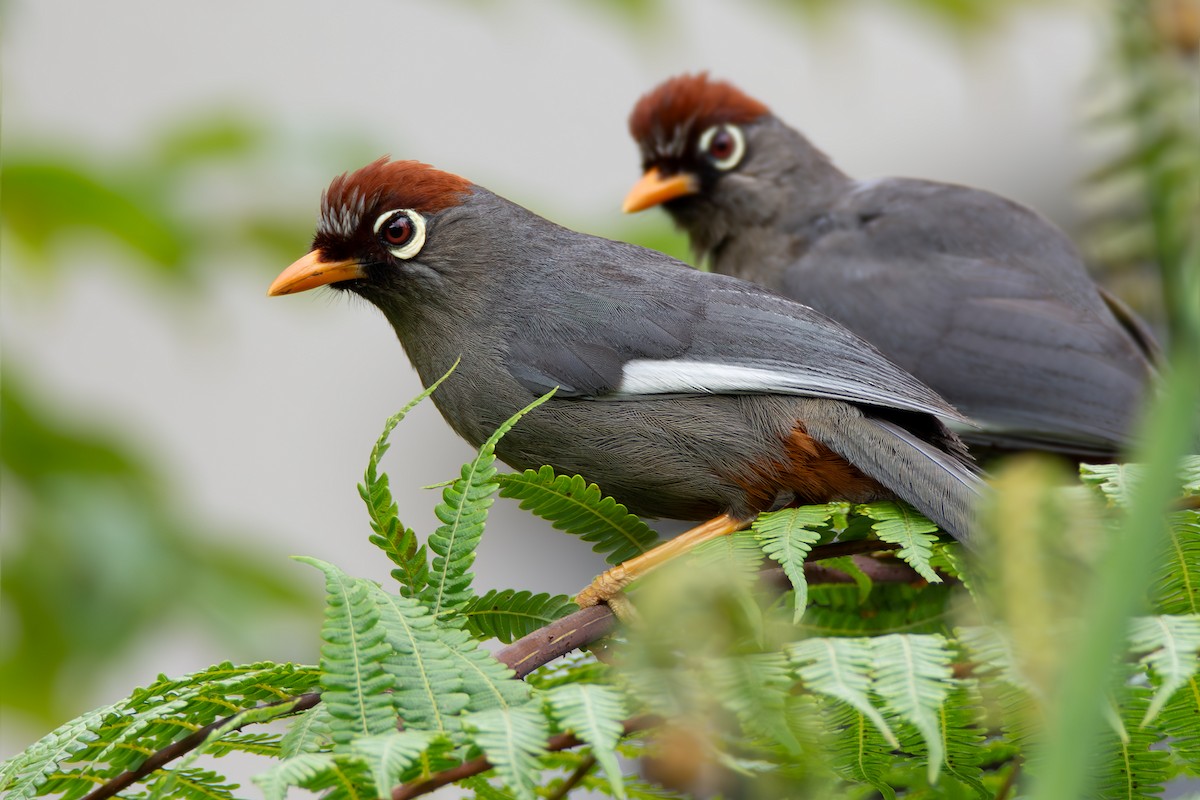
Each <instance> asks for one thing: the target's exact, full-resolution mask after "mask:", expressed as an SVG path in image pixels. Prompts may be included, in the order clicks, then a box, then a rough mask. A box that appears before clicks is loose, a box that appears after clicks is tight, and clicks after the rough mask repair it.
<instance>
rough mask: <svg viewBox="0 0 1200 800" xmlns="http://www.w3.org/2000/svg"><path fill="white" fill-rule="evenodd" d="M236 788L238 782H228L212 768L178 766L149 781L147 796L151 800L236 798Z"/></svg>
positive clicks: (226, 799) (230, 799)
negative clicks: (169, 799) (163, 799)
mask: <svg viewBox="0 0 1200 800" xmlns="http://www.w3.org/2000/svg"><path fill="white" fill-rule="evenodd" d="M237 788H238V784H236V783H230V782H229V781H228V779H227V778H226V777H225V776H224V775H219V774H217V773H216V772H213V771H212V770H208V769H196V768H190V769H187V768H183V767H179V768H176V769H172V770H167V771H165V772H162V773H160V775H159V777H158V779H157V780H155V781H153V782H152V783H151V785H150V792H149V794H148V795H147V796H148V797H149V798H151V799H152V800H153V799H155V798H173V799H174V798H178V799H179V800H236V797H235V795H234V794H233V790H234V789H237Z"/></svg>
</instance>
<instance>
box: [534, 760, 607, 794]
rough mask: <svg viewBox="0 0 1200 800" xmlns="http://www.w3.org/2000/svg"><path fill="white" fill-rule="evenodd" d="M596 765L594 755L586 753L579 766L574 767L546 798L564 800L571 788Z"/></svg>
mask: <svg viewBox="0 0 1200 800" xmlns="http://www.w3.org/2000/svg"><path fill="white" fill-rule="evenodd" d="M595 767H596V756H594V755H592V754H591V753H588V755H587V757H585V758H584V759H583V760H582V761H580V762H579V766H578V767H576V768H575V771H574V772H572V773H571V774H570V775H569V776H568V777H567V779H566V780H565V781H563V782H562V785H561V786H559V787H558V788H557V789H555V790H554V793H553V794H551V795H549V796H547V798H546V800H566V796H567V795H568V794H570V793H571V790H572V789H574V788H575V787H576V786H578V785H579V783H580V781H582V780H583V779H584V778H586V777H587V774H588V773H589V772H591V771H592V770H593V769H595Z"/></svg>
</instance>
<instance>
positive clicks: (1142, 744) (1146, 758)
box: [1093, 687, 1195, 800]
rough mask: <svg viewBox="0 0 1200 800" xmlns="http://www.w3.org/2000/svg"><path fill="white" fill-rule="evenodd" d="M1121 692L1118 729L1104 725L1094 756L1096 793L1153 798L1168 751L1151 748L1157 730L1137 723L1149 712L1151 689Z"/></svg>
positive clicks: (1129, 799)
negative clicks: (1096, 779) (1097, 770)
mask: <svg viewBox="0 0 1200 800" xmlns="http://www.w3.org/2000/svg"><path fill="white" fill-rule="evenodd" d="M1123 694H1124V696H1123V697H1122V701H1121V704H1120V719H1119V720H1117V721H1115V722H1116V725H1117V727H1119V730H1113V729H1112V728H1108V727H1107V726H1106V730H1105V732H1104V735H1103V736H1102V737H1101V741H1100V743H1099V747H1098V754H1097V756H1096V757H1095V758H1094V759H1093V763H1094V764H1096V765H1097V766H1098V767H1100V770H1101V771H1100V775H1099V779H1098V781H1097V783H1096V786H1097V791H1096V794H1097V796H1098V797H1100V798H1103V800H1116V798H1121V800H1154V799H1156V798H1158V796H1159V795H1160V794H1161V793H1162V786H1163V784H1164V783H1165V782H1166V781H1167V779H1168V778H1169V777H1170V770H1169V764H1170V754H1169V753H1168V752H1166V751H1164V750H1159V749H1151V748H1152V746H1153V745H1154V744H1155V743H1156V741H1157V739H1158V736H1157V734H1156V733H1155V731H1154V730H1153V728H1149V727H1141V726H1139V725H1138V722H1139V720H1142V719H1144V718H1145V717H1146V715H1147V713H1148V712H1149V707H1150V691H1149V690H1148V689H1145V688H1137V687H1125V689H1124V692H1123ZM1193 724H1195V723H1194V721H1193Z"/></svg>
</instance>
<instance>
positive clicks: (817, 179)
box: [623, 72, 1158, 459]
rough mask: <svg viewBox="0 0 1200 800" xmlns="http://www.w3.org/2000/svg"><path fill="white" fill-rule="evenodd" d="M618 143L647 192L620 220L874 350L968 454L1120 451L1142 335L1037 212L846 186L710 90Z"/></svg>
mask: <svg viewBox="0 0 1200 800" xmlns="http://www.w3.org/2000/svg"><path fill="white" fill-rule="evenodd" d="M629 130H630V133H631V134H632V137H633V139H634V140H635V142H636V143H637V146H638V149H639V152H640V156H641V166H642V171H643V174H642V177H641V179H640V180H638V181H636V182H635V184H634V185H633V187H632V189H630V191H629V192H628V194H627V196H626V197H625V201H624V206H623V207H624V210H625V211H626V212H635V211H641V210H643V209H646V208H650V207H653V206H661V207H662V208H663V209H664V210H665V211H666V212H667V214H668V215H669V216H670V217H671V218H672V219H673V221H674V222H675V223H676V225H677V226H678V227H680V228H681V229H682V230H683V231H685V232H686V234H687V236H688V238H689V242H690V245H691V247H692V250H693V253H694V255H695V257H696V258H697V259H698V260H700V261H701V262H706V263H707V264H708V266H709V267H710V268H711V269H712V270H713V271H715V272H717V273H721V274H724V275H733V276H737V277H740V278H743V279H746V280H750V281H753V282H755V283H759V284H761V285H763V286H765V287H767V288H769V289H771V290H773V291H776V292H778V293H780V294H783V295H785V296H787V297H790V298H792V299H794V300H797V301H799V302H801V303H804V304H805V305H808V306H811V307H812V308H815V309H816V310H818V311H821V312H823V313H825V314H827V315H828V316H830V317H832V318H834V319H836V320H837V321H838V322H840V323H842V324H843V325H845V326H846V327H848V328H849V329H850V330H852V331H854V332H855V333H857V334H858V335H859V336H861V337H863V338H864V339H867V340H868V341H870V342H871V343H872V344H874V345H875V346H876V347H878V348H879V349H880V350H881V351H882V352H883V353H884V354H885V355H887V356H888V357H889V358H890V359H892V360H893V361H894V362H896V363H897V364H898V365H899V366H901V367H903V368H904V369H905V370H907V371H909V372H910V373H912V374H913V375H914V376H916V377H917V378H918V379H920V380H921V381H922V382H924V383H925V384H927V385H928V386H929V387H930V388H932V389H933V390H934V391H936V392H937V393H938V394H940V395H942V396H943V397H944V398H945V399H946V400H947V401H949V402H950V403H951V404H952V405H954V406H955V407H956V408H957V409H958V410H959V411H961V412H963V413H964V414H966V415H967V416H968V417H970V418H971V419H972V420H974V421H975V422H976V423H977V424H978V427H977V428H974V429H971V428H966V429H959V430H958V432H959V433H960V434H961V435H962V436H963V438H964V439H965V440H966V441H967V443H968V444H969V445H971V446H972V448H973V449H974V450H976V452H980V453H989V454H993V453H1003V452H1009V451H1021V450H1040V451H1050V452H1055V453H1061V454H1063V455H1066V456H1068V457H1074V458H1091V459H1111V458H1114V457H1118V456H1119V455H1120V454H1121V453H1122V452H1124V451H1125V450H1126V449H1127V448H1128V447H1129V445H1130V443H1131V430H1133V427H1134V424H1135V421H1136V417H1137V414H1138V411H1139V408H1140V407H1141V405H1142V402H1143V400H1144V399H1145V398H1146V396H1147V394H1148V390H1149V387H1151V386H1152V385H1153V381H1154V378H1155V374H1156V373H1155V361H1156V359H1157V358H1158V347H1157V343H1156V342H1155V339H1154V335H1153V333H1152V332H1151V331H1150V329H1149V327H1148V326H1147V325H1146V323H1144V322H1143V321H1141V320H1140V319H1139V318H1138V316H1137V315H1136V314H1135V313H1134V312H1133V311H1132V310H1130V309H1129V308H1128V307H1127V306H1126V305H1125V304H1124V303H1122V302H1121V301H1120V300H1119V299H1118V298H1116V297H1115V296H1113V295H1111V294H1109V293H1108V292H1106V291H1105V290H1104V289H1102V288H1100V287H1099V286H1097V285H1096V284H1095V282H1093V280H1092V278H1091V277H1090V276H1089V274H1088V272H1087V269H1086V266H1085V265H1084V262H1083V259H1082V257H1081V256H1080V254H1079V252H1078V250H1077V249H1076V248H1075V246H1074V245H1073V244H1072V242H1071V241H1070V239H1068V237H1067V236H1066V235H1065V234H1064V233H1063V232H1062V231H1061V230H1059V229H1058V228H1057V227H1055V226H1054V224H1053V223H1051V222H1050V221H1049V220H1047V219H1046V218H1044V217H1042V216H1041V215H1039V214H1038V213H1037V212H1035V211H1033V210H1032V209H1030V208H1027V207H1025V206H1023V205H1020V204H1018V203H1016V202H1013V201H1011V200H1008V199H1006V198H1003V197H1001V196H999V195H996V194H993V193H990V192H987V191H984V190H981V189H975V188H970V187H966V186H959V185H953V184H948V183H938V182H934V181H928V180H919V179H914V178H882V179H876V180H863V181H860V180H855V179H853V178H851V177H850V176H849V175H847V174H846V173H844V172H843V171H842V170H841V169H839V168H838V167H837V166H835V165H834V163H833V162H832V161H831V160H830V158H829V157H828V156H826V155H825V154H824V153H823V152H821V151H820V150H818V149H817V148H816V147H815V146H814V145H813V144H812V143H811V142H810V141H809V140H808V139H807V138H806V137H805V136H804V135H803V134H802V133H800V132H799V131H797V130H795V129H794V128H792V127H790V126H788V125H787V124H786V123H784V122H783V121H782V120H780V119H779V118H778V117H777V116H775V115H774V114H773V113H772V112H771V111H770V109H768V108H767V106H766V105H764V104H763V103H762V102H761V101H759V100H757V99H754V98H752V97H750V96H748V95H747V94H745V93H744V92H742V91H741V90H740V89H738V88H737V87H736V86H734V85H732V84H731V83H728V82H726V81H721V80H715V79H712V78H710V77H709V76H708V74H707V73H705V72H702V73H696V74H682V75H679V76H676V77H673V78H670V79H668V80H666V81H664V82H663V83H661V84H659V85H658V86H656V87H655V88H653V89H652V90H650V91H649V92H647V93H645V94H644V95H643V96H642V97H641V98H640V99H639V100H638V101H637V102H636V104H635V105H634V108H633V111H632V112H631V113H630V116H629Z"/></svg>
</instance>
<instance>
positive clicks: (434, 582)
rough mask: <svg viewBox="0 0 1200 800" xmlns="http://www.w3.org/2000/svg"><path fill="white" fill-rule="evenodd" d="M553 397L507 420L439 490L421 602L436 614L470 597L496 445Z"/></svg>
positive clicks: (493, 486)
mask: <svg viewBox="0 0 1200 800" xmlns="http://www.w3.org/2000/svg"><path fill="white" fill-rule="evenodd" d="M553 396H554V390H551V391H549V392H547V393H546V394H544V395H542V396H541V397H539V398H538V399H537V400H534V401H533V402H532V403H530V404H529V405H527V406H525V408H523V409H521V410H520V411H518V412H517V413H516V414H513V415H512V416H511V417H509V418H508V420H507V421H506V422H505V423H504V424H503V425H501V426H500V427H499V428H497V429H496V432H495V433H493V434H492V435H491V436H490V437H489V438H488V440H487V441H486V442H484V443H483V446H482V447H480V448H479V455H478V456H476V457H475V459H474V460H473V461H470V462H468V463H467V464H464V465H463V468H462V473H461V475H460V476H459V478H458V479H457V480H455V481H454V483H452V484H451V485H449V486H447V487H446V488H445V489H444V490H443V491H442V502H441V503H439V504H438V505H437V507H436V508H435V509H434V513H435V514H437V517H438V519H439V520H441V522H442V524H441V525H440V526H438V529H437V530H435V531H434V532H433V534H432V535H431V536H430V537H429V549H431V550H432V551H433V552H434V553H435V556H434V559H433V564H432V567H431V569H430V574H429V581H428V585H426V587H425V588H424V589H423V590H422V591H421V593H420V596H421V600H422V602H424V604H425V606H426V607H427V608H429V610H430V611H431V612H433V614H434V615H435V616H442V615H443V614H447V613H450V612H455V611H460V610H461V609H462V608H463V607H464V606H465V605H466V604H467V602H468V601H469V600H470V599H471V598H472V597H473V596H474V592H473V591H472V589H471V581H472V580H473V579H474V577H475V576H474V575H472V574H471V572H470V569H471V565H472V564H473V563H474V562H475V548H476V547H477V546H478V545H479V539H480V537H481V536H483V525H484V522H485V521H486V520H487V514H488V509H489V508H491V506H492V503H493V502H494V497H493V495H495V493H496V490H497V489H498V488H499V484H498V483H497V482H496V466H495V465H496V444H497V443H498V442H499V441H500V439H501V437H503V436H504V434H506V433H508V432H509V431H510V430H512V428H513V426H514V425H516V424H517V422H518V421H519V420H520V419H521V417H523V416H525V415H526V414H528V413H529V412H530V411H532V410H533V409H535V408H537V407H538V406H540V405H541V404H542V403H544V402H546V401H547V400H549V399H550V398H551V397H553Z"/></svg>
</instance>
